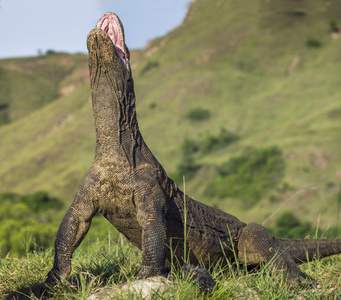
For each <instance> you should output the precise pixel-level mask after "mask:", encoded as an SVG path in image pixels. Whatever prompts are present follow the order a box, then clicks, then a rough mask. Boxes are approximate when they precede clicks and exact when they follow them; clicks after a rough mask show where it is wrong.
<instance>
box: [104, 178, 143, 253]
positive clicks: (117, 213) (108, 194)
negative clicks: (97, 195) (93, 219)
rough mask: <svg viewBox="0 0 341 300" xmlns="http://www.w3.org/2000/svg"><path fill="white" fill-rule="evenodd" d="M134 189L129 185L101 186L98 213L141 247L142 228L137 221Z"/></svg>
mask: <svg viewBox="0 0 341 300" xmlns="http://www.w3.org/2000/svg"><path fill="white" fill-rule="evenodd" d="M134 194H135V193H134V189H133V188H132V187H131V186H130V185H129V184H122V183H120V184H117V182H108V183H107V184H103V185H102V186H101V199H99V212H100V213H101V214H102V215H103V216H104V217H105V218H106V219H107V220H108V221H109V222H110V223H111V224H112V225H113V226H114V227H115V228H116V229H117V230H118V231H119V232H121V233H122V234H124V235H125V236H126V237H127V238H128V239H129V240H131V242H132V243H133V244H135V245H136V246H137V247H139V248H140V247H141V246H140V244H141V235H142V228H141V226H140V224H139V223H138V221H137V218H136V214H137V208H136V204H135V201H134V200H135V199H134V198H135V196H134Z"/></svg>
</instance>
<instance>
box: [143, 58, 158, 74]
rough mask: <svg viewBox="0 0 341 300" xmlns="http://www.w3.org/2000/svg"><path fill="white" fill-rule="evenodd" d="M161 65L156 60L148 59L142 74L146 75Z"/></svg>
mask: <svg viewBox="0 0 341 300" xmlns="http://www.w3.org/2000/svg"><path fill="white" fill-rule="evenodd" d="M158 66H159V63H158V62H157V61H155V60H148V61H147V63H146V64H145V66H144V67H143V68H142V69H141V71H140V74H141V75H145V74H146V73H148V72H149V71H151V70H152V69H155V68H157V67H158Z"/></svg>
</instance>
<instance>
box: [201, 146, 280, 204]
mask: <svg viewBox="0 0 341 300" xmlns="http://www.w3.org/2000/svg"><path fill="white" fill-rule="evenodd" d="M284 170H285V162H284V160H283V158H282V153H281V150H280V149H279V148H278V147H269V148H262V149H254V148H250V149H247V150H246V151H244V153H243V154H241V155H240V156H238V157H235V158H232V159H230V160H229V161H227V162H226V163H224V164H223V165H222V166H221V167H220V168H218V170H217V175H216V177H215V178H214V179H213V180H212V181H211V182H210V185H209V187H208V189H206V191H205V193H206V195H207V196H209V197H214V196H215V197H218V198H226V197H234V198H240V200H242V201H239V203H241V205H242V206H243V207H250V206H252V205H254V204H255V203H257V202H258V201H259V200H260V199H261V197H262V195H263V194H265V193H266V192H267V191H268V190H270V189H271V188H273V187H275V186H276V185H277V184H278V183H279V182H280V181H281V180H282V178H283V176H284Z"/></svg>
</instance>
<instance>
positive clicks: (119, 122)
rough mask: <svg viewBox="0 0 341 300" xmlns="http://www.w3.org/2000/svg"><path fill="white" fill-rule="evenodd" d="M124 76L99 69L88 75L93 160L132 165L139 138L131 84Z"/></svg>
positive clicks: (106, 68)
mask: <svg viewBox="0 0 341 300" xmlns="http://www.w3.org/2000/svg"><path fill="white" fill-rule="evenodd" d="M126 75H127V74H125V73H124V72H120V70H116V69H113V70H110V69H109V70H108V67H106V66H101V65H99V66H98V67H97V68H96V69H95V70H94V69H92V70H91V72H90V77H91V87H92V105H93V111H94V117H95V128H96V150H95V160H101V159H105V160H106V161H108V160H109V161H113V162H114V163H117V164H124V165H127V164H129V165H130V166H132V165H134V162H133V160H134V149H135V147H136V144H137V143H138V139H139V137H140V134H139V130H138V123H137V120H136V110H135V95H134V87H133V80H132V79H131V78H130V80H125V77H126Z"/></svg>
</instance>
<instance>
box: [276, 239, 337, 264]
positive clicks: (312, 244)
mask: <svg viewBox="0 0 341 300" xmlns="http://www.w3.org/2000/svg"><path fill="white" fill-rule="evenodd" d="M278 240H279V242H280V243H281V245H282V246H283V249H288V250H289V251H290V253H291V254H292V256H293V258H294V260H295V262H296V263H303V262H307V261H311V260H314V259H319V258H322V257H327V256H331V255H335V254H338V253H341V239H278Z"/></svg>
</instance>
